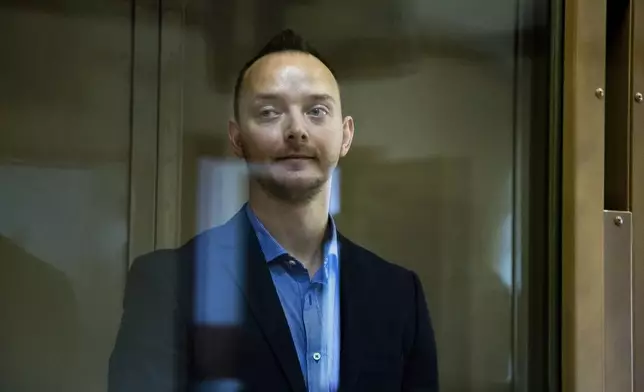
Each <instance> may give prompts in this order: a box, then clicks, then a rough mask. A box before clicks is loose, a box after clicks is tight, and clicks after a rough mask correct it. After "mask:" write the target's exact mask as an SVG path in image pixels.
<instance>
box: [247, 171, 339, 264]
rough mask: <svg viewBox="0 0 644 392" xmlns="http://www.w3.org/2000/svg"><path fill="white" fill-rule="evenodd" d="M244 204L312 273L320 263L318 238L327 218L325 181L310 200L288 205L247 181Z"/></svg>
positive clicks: (320, 252) (322, 237) (322, 236)
mask: <svg viewBox="0 0 644 392" xmlns="http://www.w3.org/2000/svg"><path fill="white" fill-rule="evenodd" d="M248 204H249V206H250V208H251V209H252V210H253V212H254V213H255V215H256V216H257V217H258V218H259V220H260V221H261V222H262V224H263V225H264V227H266V230H268V232H269V233H270V234H271V236H273V238H275V240H277V242H279V244H280V245H281V246H282V247H283V248H284V249H285V250H286V251H287V252H288V253H289V254H290V255H291V256H293V257H295V258H296V259H297V260H298V261H299V262H300V263H302V264H303V265H304V267H305V268H306V269H307V270H308V271H309V274H310V275H311V276H313V274H315V272H316V271H317V270H318V268H320V266H321V265H322V241H323V240H324V235H325V233H326V228H327V224H328V220H329V184H328V182H327V184H325V186H324V188H323V189H322V190H321V191H320V192H319V193H318V194H317V195H316V196H315V197H314V198H313V199H312V200H310V201H308V202H306V203H302V204H296V205H294V204H291V203H288V202H285V201H282V200H278V199H275V198H274V197H272V196H270V195H269V194H267V193H266V192H265V191H264V190H263V189H262V188H261V187H260V186H259V185H257V184H254V183H251V185H250V188H249V200H248Z"/></svg>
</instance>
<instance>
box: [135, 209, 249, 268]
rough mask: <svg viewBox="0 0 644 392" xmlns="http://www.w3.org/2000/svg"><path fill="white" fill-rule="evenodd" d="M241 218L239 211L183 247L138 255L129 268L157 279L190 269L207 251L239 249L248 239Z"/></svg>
mask: <svg viewBox="0 0 644 392" xmlns="http://www.w3.org/2000/svg"><path fill="white" fill-rule="evenodd" d="M241 218H242V216H241V215H240V214H239V213H238V214H237V215H235V216H234V217H233V218H232V219H231V220H229V221H228V222H226V223H225V224H223V225H221V226H216V227H213V228H211V229H208V230H206V231H204V232H202V233H200V234H198V235H196V236H195V237H193V238H192V239H190V240H189V241H188V242H186V243H185V244H183V245H181V246H180V247H177V248H174V249H161V250H156V251H153V252H150V253H147V254H144V255H142V256H139V257H137V258H136V259H135V261H134V263H133V264H132V267H131V268H130V274H131V275H137V274H145V275H150V276H151V277H158V278H162V277H164V276H168V275H170V276H174V275H176V274H177V273H178V272H179V271H183V270H187V269H190V268H191V264H192V262H193V261H194V260H195V258H197V257H200V256H202V255H204V254H208V256H215V255H218V254H225V253H226V252H228V251H229V250H230V249H235V248H238V247H239V246H238V245H239V242H240V240H242V239H243V238H246V237H245V235H244V233H245V230H246V226H247V225H245V221H244V220H243V219H241Z"/></svg>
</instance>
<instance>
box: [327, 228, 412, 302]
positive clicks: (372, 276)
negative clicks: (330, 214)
mask: <svg viewBox="0 0 644 392" xmlns="http://www.w3.org/2000/svg"><path fill="white" fill-rule="evenodd" d="M338 240H339V242H340V258H341V260H340V263H341V264H342V263H347V269H349V270H351V271H353V272H352V273H351V274H350V275H353V276H354V278H359V279H363V280H364V283H365V284H369V285H373V286H377V287H379V288H380V289H385V288H386V289H391V290H394V292H396V293H400V294H401V295H402V294H404V293H409V294H411V292H410V291H415V290H416V287H415V286H416V285H417V284H418V278H417V276H416V273H415V272H413V271H411V270H409V269H407V268H405V267H402V266H400V265H397V264H394V263H392V262H390V261H387V260H385V259H384V258H382V257H381V256H379V255H377V254H376V253H374V252H372V251H370V250H369V249H366V248H365V247H363V246H361V245H358V244H356V243H355V242H353V241H351V240H349V239H348V238H346V237H344V236H343V235H341V234H339V237H338ZM345 256H346V259H345ZM348 278H349V279H351V277H348Z"/></svg>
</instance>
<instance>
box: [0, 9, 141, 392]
mask: <svg viewBox="0 0 644 392" xmlns="http://www.w3.org/2000/svg"><path fill="white" fill-rule="evenodd" d="M130 13H131V10H130V6H129V5H128V4H127V2H121V3H119V2H111V3H110V4H106V3H105V4H99V3H97V2H86V3H82V2H75V3H73V4H72V3H71V2H53V3H51V2H45V1H43V2H37V1H36V2H32V1H30V2H20V1H16V2H12V1H8V2H2V5H0V48H1V49H2V56H1V57H2V60H1V61H0V86H2V87H0V184H1V185H0V314H1V317H2V321H1V322H0V390H2V391H12V392H14V391H15V392H22V391H29V392H31V391H101V390H104V389H105V378H106V364H107V358H108V356H109V354H110V352H111V349H112V344H113V341H114V337H115V334H116V330H117V328H118V322H119V318H120V313H121V298H122V291H123V287H124V277H125V271H126V266H127V259H126V257H127V239H128V199H129V195H128V192H129V191H128V182H129V181H128V176H129V166H130V165H129V158H130V157H129V149H130V127H129V119H130V84H131V83H130V52H131V45H130V38H131V28H130Z"/></svg>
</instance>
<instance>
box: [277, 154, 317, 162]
mask: <svg viewBox="0 0 644 392" xmlns="http://www.w3.org/2000/svg"><path fill="white" fill-rule="evenodd" d="M312 159H315V158H314V157H312V156H309V155H287V156H285V157H279V158H277V160H278V161H304V160H312Z"/></svg>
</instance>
